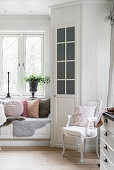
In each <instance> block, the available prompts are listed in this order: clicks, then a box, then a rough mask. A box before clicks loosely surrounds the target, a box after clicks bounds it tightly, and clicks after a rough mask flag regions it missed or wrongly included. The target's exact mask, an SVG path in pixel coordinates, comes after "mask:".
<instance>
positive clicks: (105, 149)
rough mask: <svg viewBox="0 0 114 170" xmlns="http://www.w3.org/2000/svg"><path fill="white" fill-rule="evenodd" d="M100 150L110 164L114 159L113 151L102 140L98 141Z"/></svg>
mask: <svg viewBox="0 0 114 170" xmlns="http://www.w3.org/2000/svg"><path fill="white" fill-rule="evenodd" d="M100 148H101V150H102V151H103V152H104V154H105V155H106V156H107V157H108V158H109V160H110V161H111V162H113V159H114V149H112V148H111V147H110V146H109V145H108V144H107V143H106V142H105V141H104V140H103V139H101V141H100Z"/></svg>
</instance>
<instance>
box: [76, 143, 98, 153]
mask: <svg viewBox="0 0 114 170" xmlns="http://www.w3.org/2000/svg"><path fill="white" fill-rule="evenodd" d="M77 148H78V149H77V150H78V152H80V145H78V146H77ZM85 152H96V145H86V148H85Z"/></svg>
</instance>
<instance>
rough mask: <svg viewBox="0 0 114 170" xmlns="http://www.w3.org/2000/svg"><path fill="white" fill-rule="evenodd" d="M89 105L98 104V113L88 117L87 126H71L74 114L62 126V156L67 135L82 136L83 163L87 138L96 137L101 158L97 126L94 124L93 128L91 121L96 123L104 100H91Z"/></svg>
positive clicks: (81, 160)
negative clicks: (64, 125)
mask: <svg viewBox="0 0 114 170" xmlns="http://www.w3.org/2000/svg"><path fill="white" fill-rule="evenodd" d="M87 106H96V113H95V115H94V117H93V118H89V119H88V123H87V127H79V126H70V123H71V121H72V119H73V118H74V117H73V116H72V115H68V122H67V125H66V127H63V128H62V145H63V152H62V156H64V153H65V136H68V137H77V138H80V152H81V159H80V162H81V163H83V161H84V153H85V147H86V139H91V138H96V153H97V156H98V158H99V152H98V136H97V128H95V126H94V128H93V129H91V128H90V123H91V122H94V125H95V121H96V120H97V116H98V114H99V111H100V110H101V106H102V101H101V100H95V101H89V102H88V103H87Z"/></svg>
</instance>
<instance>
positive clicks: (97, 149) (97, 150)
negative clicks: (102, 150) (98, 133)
mask: <svg viewBox="0 0 114 170" xmlns="http://www.w3.org/2000/svg"><path fill="white" fill-rule="evenodd" d="M96 153H97V157H98V158H99V148H98V137H96Z"/></svg>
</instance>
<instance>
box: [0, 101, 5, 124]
mask: <svg viewBox="0 0 114 170" xmlns="http://www.w3.org/2000/svg"><path fill="white" fill-rule="evenodd" d="M5 122H6V116H5V112H4V106H3V104H0V126H1V125H3V124H4V123H5Z"/></svg>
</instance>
